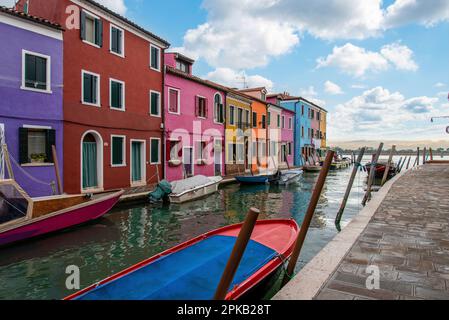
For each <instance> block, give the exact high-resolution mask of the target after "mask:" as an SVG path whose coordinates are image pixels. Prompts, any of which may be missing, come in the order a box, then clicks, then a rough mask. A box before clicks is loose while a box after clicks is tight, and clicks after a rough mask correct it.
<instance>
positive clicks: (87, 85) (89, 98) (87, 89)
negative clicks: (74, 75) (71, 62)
mask: <svg viewBox="0 0 449 320" xmlns="http://www.w3.org/2000/svg"><path fill="white" fill-rule="evenodd" d="M83 90H84V97H83V99H84V102H88V103H93V93H92V76H91V75H90V74H84V76H83Z"/></svg>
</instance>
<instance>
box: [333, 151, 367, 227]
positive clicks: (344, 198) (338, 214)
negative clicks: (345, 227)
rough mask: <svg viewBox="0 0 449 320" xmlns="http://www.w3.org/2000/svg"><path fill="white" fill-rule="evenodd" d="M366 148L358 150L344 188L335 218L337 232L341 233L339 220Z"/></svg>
mask: <svg viewBox="0 0 449 320" xmlns="http://www.w3.org/2000/svg"><path fill="white" fill-rule="evenodd" d="M365 150H366V148H365V147H363V148H362V149H361V150H360V153H359V156H358V158H357V160H356V161H355V162H354V168H353V169H352V174H351V178H350V179H349V184H348V187H347V188H346V193H345V196H344V197H343V202H342V203H341V206H340V210H338V213H337V217H336V218H335V226H336V227H337V230H338V231H341V226H340V222H341V218H342V217H343V213H344V211H345V208H346V204H347V203H348V199H349V196H350V195H351V190H352V186H353V185H354V180H355V177H356V176H357V172H358V171H359V168H360V166H361V165H362V159H363V156H364V155H365Z"/></svg>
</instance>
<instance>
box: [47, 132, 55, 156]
mask: <svg viewBox="0 0 449 320" xmlns="http://www.w3.org/2000/svg"><path fill="white" fill-rule="evenodd" d="M46 135H47V137H46V138H47V139H46V144H45V153H46V158H47V160H46V161H47V162H48V163H53V162H54V159H53V152H52V148H51V146H55V147H56V130H54V129H50V130H47V131H46Z"/></svg>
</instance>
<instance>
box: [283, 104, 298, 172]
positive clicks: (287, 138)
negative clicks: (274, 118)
mask: <svg viewBox="0 0 449 320" xmlns="http://www.w3.org/2000/svg"><path fill="white" fill-rule="evenodd" d="M295 116H296V115H295V112H293V111H291V110H288V109H286V108H282V114H281V119H282V120H281V146H280V167H284V168H285V167H289V166H294V154H295V137H294V130H295V127H294V125H295Z"/></svg>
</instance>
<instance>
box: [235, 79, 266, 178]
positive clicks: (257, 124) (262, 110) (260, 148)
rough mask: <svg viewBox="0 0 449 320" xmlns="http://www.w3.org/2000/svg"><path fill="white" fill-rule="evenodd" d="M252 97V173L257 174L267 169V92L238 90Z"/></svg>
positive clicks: (263, 90) (255, 89)
mask: <svg viewBox="0 0 449 320" xmlns="http://www.w3.org/2000/svg"><path fill="white" fill-rule="evenodd" d="M239 92H241V93H244V94H246V95H248V96H250V97H252V100H253V102H252V117H251V125H252V129H253V133H252V139H251V140H252V147H251V155H252V172H253V173H257V172H259V171H260V169H262V170H263V169H266V168H267V167H268V164H269V163H268V144H267V139H268V136H267V133H268V130H267V116H268V102H267V101H266V95H267V90H266V89H265V88H254V89H245V90H240V91H239Z"/></svg>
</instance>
